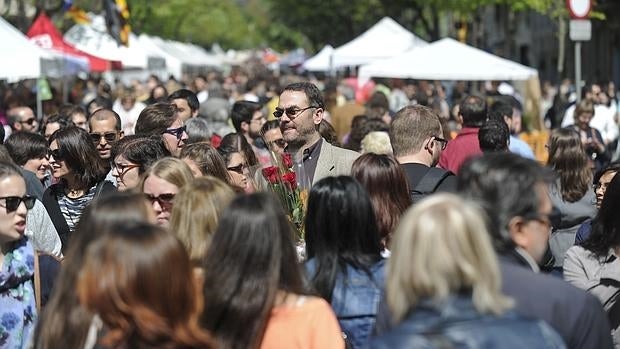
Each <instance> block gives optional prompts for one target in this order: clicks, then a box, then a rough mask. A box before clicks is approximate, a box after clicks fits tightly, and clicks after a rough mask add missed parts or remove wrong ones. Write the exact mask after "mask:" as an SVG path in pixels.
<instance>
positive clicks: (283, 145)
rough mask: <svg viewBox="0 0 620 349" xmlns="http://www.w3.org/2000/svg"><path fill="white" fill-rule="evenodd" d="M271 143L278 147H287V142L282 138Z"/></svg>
mask: <svg viewBox="0 0 620 349" xmlns="http://www.w3.org/2000/svg"><path fill="white" fill-rule="evenodd" d="M271 143H273V144H275V145H277V146H278V147H280V148H284V147H286V141H285V140H284V139H282V138H280V139H276V140H273V141H271Z"/></svg>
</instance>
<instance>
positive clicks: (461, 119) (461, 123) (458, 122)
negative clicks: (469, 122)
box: [455, 113, 463, 125]
mask: <svg viewBox="0 0 620 349" xmlns="http://www.w3.org/2000/svg"><path fill="white" fill-rule="evenodd" d="M455 120H456V123H457V124H459V125H463V117H462V116H461V113H458V114H457V115H456V118H455Z"/></svg>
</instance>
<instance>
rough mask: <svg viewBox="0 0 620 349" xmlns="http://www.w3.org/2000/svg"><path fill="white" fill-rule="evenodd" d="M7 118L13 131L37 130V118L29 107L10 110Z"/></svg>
mask: <svg viewBox="0 0 620 349" xmlns="http://www.w3.org/2000/svg"><path fill="white" fill-rule="evenodd" d="M7 117H8V119H9V125H10V126H11V128H12V129H13V131H23V132H37V130H38V128H39V123H38V121H37V118H36V116H35V115H34V112H33V111H32V109H30V108H29V107H15V108H11V109H10V110H9V111H8V113H7Z"/></svg>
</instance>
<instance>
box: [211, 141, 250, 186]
mask: <svg viewBox="0 0 620 349" xmlns="http://www.w3.org/2000/svg"><path fill="white" fill-rule="evenodd" d="M217 151H218V152H219V153H220V155H222V158H224V163H225V164H226V169H227V170H228V175H229V176H230V182H229V183H230V185H231V186H233V188H235V190H236V191H240V192H246V193H252V192H254V184H253V182H252V170H255V169H256V166H258V160H257V159H256V155H254V151H253V150H252V146H251V145H250V143H248V141H247V140H246V139H245V136H243V135H242V134H240V133H229V134H227V135H226V136H224V138H222V143H221V144H220V146H219V148H217Z"/></svg>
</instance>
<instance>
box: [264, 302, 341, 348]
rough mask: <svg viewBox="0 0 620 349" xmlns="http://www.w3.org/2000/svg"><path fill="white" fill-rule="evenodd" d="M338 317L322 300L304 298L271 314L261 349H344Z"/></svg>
mask: <svg viewBox="0 0 620 349" xmlns="http://www.w3.org/2000/svg"><path fill="white" fill-rule="evenodd" d="M343 348H344V340H343V338H342V332H341V331H340V326H339V325H338V320H337V319H336V315H334V312H333V310H332V308H331V307H330V306H329V304H328V303H327V302H326V301H325V300H323V299H322V298H317V297H301V298H300V299H299V301H297V303H296V304H295V305H280V306H277V307H274V308H273V310H272V311H271V317H270V318H269V322H268V323H267V328H266V330H265V336H264V337H263V342H262V343H261V345H260V349H343Z"/></svg>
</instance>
